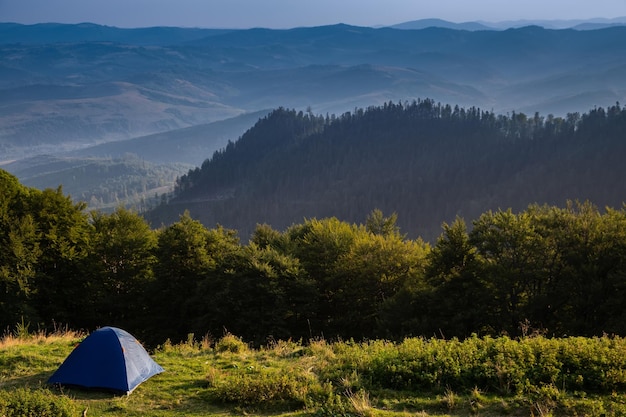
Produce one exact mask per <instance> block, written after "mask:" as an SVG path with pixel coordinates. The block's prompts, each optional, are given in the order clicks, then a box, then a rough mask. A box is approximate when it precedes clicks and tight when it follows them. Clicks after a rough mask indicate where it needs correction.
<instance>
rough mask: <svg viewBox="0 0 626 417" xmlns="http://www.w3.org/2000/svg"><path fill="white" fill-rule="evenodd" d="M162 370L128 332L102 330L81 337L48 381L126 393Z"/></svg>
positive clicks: (113, 329)
mask: <svg viewBox="0 0 626 417" xmlns="http://www.w3.org/2000/svg"><path fill="white" fill-rule="evenodd" d="M161 372H163V368H161V366H160V365H159V364H157V363H156V362H155V361H154V360H153V359H152V358H151V357H150V355H148V352H146V350H145V349H144V348H143V346H141V344H140V343H139V342H138V341H137V339H135V338H134V337H133V336H132V335H131V334H130V333H128V332H126V331H124V330H122V329H118V328H116V327H103V328H101V329H98V330H96V331H95V332H93V333H91V334H90V335H89V336H87V337H86V338H85V340H83V341H82V342H81V343H80V344H79V345H78V346H76V348H75V349H74V350H73V351H72V353H70V355H69V356H68V357H67V358H66V359H65V361H64V362H63V363H62V364H61V366H60V367H59V369H57V370H56V372H55V373H54V374H52V376H51V377H50V379H48V383H49V384H59V385H70V386H78V387H84V388H99V389H104V390H110V391H115V392H120V393H125V394H127V395H128V394H130V393H131V392H132V391H133V390H134V389H135V388H137V386H138V385H139V384H141V383H142V382H144V381H145V380H147V379H148V378H150V377H152V376H154V375H156V374H158V373H161Z"/></svg>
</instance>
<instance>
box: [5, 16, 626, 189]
mask: <svg viewBox="0 0 626 417" xmlns="http://www.w3.org/2000/svg"><path fill="white" fill-rule="evenodd" d="M442 22H443V21H421V22H419V21H418V22H408V23H405V24H402V25H397V26H396V27H393V28H369V27H355V26H349V25H334V26H322V27H310V28H294V29H290V30H269V29H249V30H225V29H219V30H218V29H185V28H166V27H157V28H143V29H119V28H114V27H108V26H99V25H93V24H79V25H64V24H40V25H18V24H12V23H3V24H0V163H1V162H3V161H4V162H5V163H3V165H0V167H2V168H5V169H7V170H9V171H12V172H15V173H16V175H18V177H20V179H22V180H23V181H24V182H25V184H26V185H29V181H32V183H31V184H35V183H36V184H37V186H43V185H44V184H45V178H50V179H52V178H54V180H55V181H59V179H60V178H62V177H63V176H59V175H57V176H52V175H50V171H49V170H50V169H51V168H50V167H51V166H52V165H54V164H52V165H51V162H54V160H56V159H58V158H67V157H69V156H70V155H71V156H72V158H87V157H89V158H116V157H120V156H123V155H124V154H134V155H136V156H139V157H140V159H141V158H144V161H145V162H146V163H154V164H182V165H179V168H178V169H179V172H184V170H185V169H186V168H185V167H188V166H189V165H194V164H200V163H201V161H202V160H204V159H206V158H209V157H210V156H211V155H212V153H213V152H214V151H215V150H217V149H220V148H222V147H224V146H225V145H226V143H227V142H228V140H231V141H235V140H237V138H238V137H239V136H241V135H242V134H243V133H244V132H245V131H246V130H247V129H248V128H250V127H251V126H252V125H253V124H254V122H255V121H256V120H258V118H260V117H262V116H263V114H267V112H268V111H269V109H273V108H277V107H281V106H282V107H285V108H295V109H302V110H306V109H310V110H311V111H312V112H313V113H315V114H326V113H329V114H337V115H340V114H342V113H343V112H346V111H352V110H354V109H355V108H357V107H365V108H366V107H369V106H375V105H380V104H383V103H385V102H388V101H393V102H401V101H411V100H413V99H416V98H431V99H433V100H434V101H436V102H441V103H446V104H451V105H457V104H458V105H460V106H464V107H469V106H477V107H480V108H482V109H485V110H489V111H493V112H495V113H502V114H506V113H510V112H513V111H515V112H525V113H527V114H530V115H532V114H534V113H535V112H540V113H541V114H543V115H547V114H555V115H562V116H565V115H566V114H567V113H569V112H584V111H587V110H588V109H590V108H593V107H594V106H609V105H612V104H614V103H616V102H618V101H621V102H624V98H625V97H626V76H625V75H624V74H626V44H625V43H624V42H623V39H624V37H625V35H626V27H625V26H623V25H622V26H619V25H620V24H623V23H624V19H621V20H620V19H616V20H614V21H609V20H602V21H586V22H551V23H550V24H549V22H508V23H506V25H505V26H500V27H494V26H487V24H486V23H485V22H471V23H468V24H456V25H454V24H453V25H450V24H448V23H449V22H443V23H442ZM530 23H535V24H537V23H539V24H542V25H543V26H546V27H554V28H559V29H549V28H548V29H546V28H543V27H540V26H524V25H525V24H530ZM420 25H421V27H423V28H421V27H420ZM446 25H447V26H452V28H446V27H441V26H446ZM481 25H482V26H481ZM614 25H617V26H614ZM433 26H440V27H433ZM483 26H485V28H486V30H481V29H483ZM517 26H523V27H517ZM412 27H415V28H417V29H411V28H412ZM563 27H574V28H575V29H572V28H568V29H562V28H563ZM598 27H603V28H602V29H595V30H582V29H594V28H598ZM400 28H402V29H400ZM577 29H581V30H577ZM256 112H260V113H256ZM228 119H231V121H230V122H223V123H227V124H228V125H229V126H230V128H229V129H230V130H228V132H226V133H221V134H218V133H215V130H212V129H211V128H209V127H207V128H206V133H204V134H205V135H206V139H205V140H204V139H203V138H202V135H203V133H202V132H203V131H204V130H205V129H204V127H202V126H205V125H206V126H213V128H215V127H216V125H214V123H215V122H221V121H226V120H228ZM190 129H191V130H190ZM139 137H143V138H142V139H138V138H139ZM192 137H193V138H195V139H193V141H195V142H194V143H196V145H197V144H198V143H204V146H196V145H193V146H196V147H193V146H192V145H191V144H190V143H191V142H190V141H191V138H192ZM125 148H127V149H126V150H125ZM191 149H193V151H192V152H190V150H191ZM70 152H71V153H70ZM40 154H46V155H48V156H47V157H46V158H44V159H41V158H38V159H36V160H33V159H31V160H29V161H28V160H27V161H25V160H24V158H28V157H34V156H37V155H40ZM50 158H52V161H51V159H50ZM8 160H21V162H16V163H13V164H7V163H6V161H8ZM42 161H45V162H42ZM29 164H30V166H29ZM37 165H39V166H40V167H41V169H39V170H37V169H34V167H35V166H37ZM75 165H80V164H75ZM27 166H29V167H28V168H29V169H27V170H25V167H27ZM25 172H29V176H28V177H26V176H22V175H21V174H20V173H25ZM55 172H56V171H55ZM57 173H58V172H57ZM63 175H65V176H66V177H68V178H71V177H72V176H74V177H75V176H76V175H77V173H76V172H75V171H72V170H69V171H67V172H65V173H64V174H63ZM143 175H150V174H143ZM35 178H36V179H37V180H36V181H35ZM42 180H43V181H42ZM64 182H65V181H64ZM56 185H58V183H51V184H49V186H56ZM64 186H67V185H66V184H64ZM84 192H85V191H84V190H83V191H80V192H79V191H76V192H74V194H75V195H78V194H76V193H80V194H81V195H82V193H84Z"/></svg>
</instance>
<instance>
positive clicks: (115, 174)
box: [2, 154, 190, 211]
mask: <svg viewBox="0 0 626 417" xmlns="http://www.w3.org/2000/svg"><path fill="white" fill-rule="evenodd" d="M189 168H190V165H184V164H154V163H151V162H148V161H146V160H144V159H140V158H138V157H137V156H136V155H131V154H127V155H124V156H122V157H119V158H93V157H92V158H70V157H57V156H53V155H39V156H34V157H31V158H25V159H22V160H20V161H15V162H11V163H8V164H6V165H3V166H2V169H4V170H6V171H8V172H11V173H12V174H14V175H15V176H18V177H19V178H20V181H21V182H22V183H23V184H24V185H27V186H29V187H34V188H37V189H40V190H43V189H46V188H52V189H56V188H58V187H62V189H63V192H64V193H66V194H68V195H69V196H70V197H72V199H73V200H74V201H77V202H78V201H84V202H85V203H87V204H88V206H89V209H94V210H95V209H99V210H103V211H109V210H112V209H115V208H117V207H119V206H121V205H125V206H132V207H134V208H135V209H137V210H148V209H150V208H151V207H154V206H156V205H157V204H158V203H159V202H160V198H161V196H162V195H165V194H167V193H169V192H171V191H172V190H173V188H174V185H175V183H176V179H177V178H178V177H179V176H180V175H183V174H184V173H185V172H186V171H187V170H189Z"/></svg>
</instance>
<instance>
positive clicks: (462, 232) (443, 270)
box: [422, 218, 489, 337]
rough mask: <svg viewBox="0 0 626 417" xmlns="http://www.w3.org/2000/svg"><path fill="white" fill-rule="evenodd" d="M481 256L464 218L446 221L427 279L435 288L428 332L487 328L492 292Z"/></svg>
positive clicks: (450, 334)
mask: <svg viewBox="0 0 626 417" xmlns="http://www.w3.org/2000/svg"><path fill="white" fill-rule="evenodd" d="M481 266H482V264H481V258H480V256H479V255H478V252H477V250H476V248H475V247H474V246H473V245H472V244H471V243H470V240H469V235H468V232H467V225H466V223H465V221H464V220H463V219H461V218H457V219H455V221H454V222H452V224H450V225H448V224H445V223H444V225H443V233H442V235H441V236H440V237H439V239H437V242H436V244H435V246H434V247H433V248H432V250H431V251H430V253H429V254H428V259H427V266H426V271H425V279H426V281H427V283H428V285H429V286H430V288H431V291H432V292H431V293H430V294H429V297H426V298H425V299H424V302H425V303H427V305H428V310H427V314H426V317H425V318H424V320H422V322H423V323H424V325H425V328H424V333H426V334H438V335H441V334H443V335H445V336H446V337H467V336H469V335H470V334H472V333H474V332H480V331H481V330H488V329H485V325H486V324H487V323H486V322H485V320H484V318H485V317H487V316H488V312H487V311H486V307H487V306H488V305H489V299H488V296H489V294H488V293H487V289H486V287H485V285H486V283H485V282H484V280H483V279H482V274H483V271H482V270H481Z"/></svg>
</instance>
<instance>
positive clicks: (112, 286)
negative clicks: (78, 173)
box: [85, 207, 157, 328]
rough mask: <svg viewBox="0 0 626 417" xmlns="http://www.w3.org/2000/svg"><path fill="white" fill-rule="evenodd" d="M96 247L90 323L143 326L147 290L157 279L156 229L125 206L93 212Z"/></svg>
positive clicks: (90, 272)
mask: <svg viewBox="0 0 626 417" xmlns="http://www.w3.org/2000/svg"><path fill="white" fill-rule="evenodd" d="M91 216H92V219H91V223H92V225H93V234H92V237H91V242H92V251H91V253H90V256H89V261H88V262H87V265H88V268H87V271H85V272H86V274H87V275H88V276H89V277H90V278H91V287H90V289H91V292H90V302H91V305H92V306H93V308H92V309H90V311H92V312H93V313H95V314H93V315H92V317H93V318H92V319H91V320H92V324H91V326H90V327H93V326H94V325H95V326H98V325H104V324H107V323H108V324H110V325H116V324H117V325H119V326H122V327H127V328H136V327H139V325H138V324H139V323H138V321H139V320H141V317H144V316H145V315H146V309H147V305H146V303H147V302H148V300H147V299H146V296H145V294H146V290H147V287H148V285H149V284H150V282H151V281H152V280H153V270H152V268H153V266H154V264H155V262H156V257H155V255H154V250H155V248H156V244H157V238H156V233H155V232H154V231H153V230H151V229H150V227H149V225H148V224H147V223H146V221H145V220H144V219H143V218H142V217H141V216H139V215H138V214H137V213H134V212H132V211H130V210H127V209H125V208H121V207H120V208H118V209H116V210H115V212H113V213H111V214H103V213H101V212H92V214H91Z"/></svg>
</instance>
